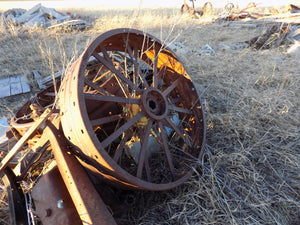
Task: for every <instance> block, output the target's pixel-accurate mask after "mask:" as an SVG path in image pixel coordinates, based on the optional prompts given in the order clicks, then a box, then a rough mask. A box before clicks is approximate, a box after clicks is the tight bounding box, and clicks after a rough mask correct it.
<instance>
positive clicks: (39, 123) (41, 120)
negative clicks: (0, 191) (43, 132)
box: [0, 109, 52, 174]
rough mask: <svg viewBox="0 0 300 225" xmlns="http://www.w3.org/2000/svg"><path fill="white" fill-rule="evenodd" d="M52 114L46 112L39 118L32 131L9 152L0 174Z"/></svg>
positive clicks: (0, 164)
mask: <svg viewBox="0 0 300 225" xmlns="http://www.w3.org/2000/svg"><path fill="white" fill-rule="evenodd" d="M51 114H52V110H51V109H47V110H45V112H44V113H43V114H42V115H41V116H40V117H39V119H38V120H37V121H36V122H35V123H34V124H33V125H32V126H31V127H30V129H29V130H28V131H27V132H26V133H25V134H24V135H23V136H22V138H21V139H20V140H19V141H18V142H17V143H16V144H15V146H14V147H13V148H12V149H11V150H10V151H9V152H8V154H7V155H6V156H5V157H4V158H3V159H2V161H1V163H0V174H1V173H2V172H3V169H5V167H6V166H7V165H8V163H9V162H10V161H11V160H13V158H14V157H15V156H16V155H17V153H18V152H20V151H21V150H22V148H23V146H24V145H25V144H26V142H27V141H28V140H29V139H30V138H32V137H33V136H34V135H35V133H36V132H37V130H38V129H39V128H40V127H41V126H42V125H43V124H44V123H45V121H46V120H47V119H48V118H49V116H50V115H51Z"/></svg>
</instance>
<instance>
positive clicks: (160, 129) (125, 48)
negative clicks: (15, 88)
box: [0, 29, 206, 225]
mask: <svg viewBox="0 0 300 225" xmlns="http://www.w3.org/2000/svg"><path fill="white" fill-rule="evenodd" d="M58 90H59V92H58V94H57V95H56V92H57V91H58ZM10 125H11V129H10V133H13V134H14V135H15V136H16V135H18V136H19V137H20V140H19V141H18V142H17V144H16V145H15V146H14V147H13V149H12V150H11V151H9V152H8V154H7V155H6V156H5V157H4V158H3V160H2V161H1V167H0V172H4V173H9V174H10V175H11V176H10V175H8V174H6V176H10V177H11V179H10V182H7V187H8V188H9V187H10V186H11V185H13V184H15V180H16V177H18V180H19V181H21V182H22V184H23V185H21V187H20V188H18V190H21V189H22V191H23V193H26V194H27V193H29V194H30V193H31V194H32V199H31V197H30V196H31V195H30V196H28V195H25V196H26V197H25V199H23V200H24V201H23V200H22V202H23V203H22V204H21V206H22V207H23V206H24V204H25V203H26V204H25V205H26V207H25V206H24V207H25V208H24V207H23V208H24V209H23V210H25V212H26V213H25V215H27V217H28V221H30V220H34V218H35V217H39V218H40V220H41V221H42V223H43V224H44V225H48V224H53V223H55V224H77V223H78V224H82V223H89V224H114V223H115V222H114V218H113V217H112V214H111V212H110V210H108V208H107V205H109V204H108V203H107V202H108V201H107V200H106V199H104V198H103V200H105V202H103V200H102V198H101V197H100V196H101V193H100V194H99V189H98V188H96V186H97V185H96V184H98V183H99V181H100V180H101V182H103V180H105V182H107V183H108V184H110V185H114V186H115V187H118V188H123V187H124V188H126V189H133V190H135V189H143V190H152V191H160V190H168V189H171V188H174V187H176V186H178V185H180V184H182V183H183V182H184V181H186V180H187V179H188V178H189V177H190V176H191V174H192V172H193V168H194V166H196V165H197V162H198V159H199V158H201V157H202V155H203V151H204V143H205V134H206V130H205V118H204V114H203V107H202V104H201V102H200V99H199V94H198V92H197V89H196V87H195V85H194V83H193V81H192V79H191V77H190V76H189V74H188V73H187V71H186V69H185V68H184V66H183V64H182V63H181V61H180V60H179V59H178V57H177V56H176V55H175V54H174V53H173V52H172V51H171V50H170V49H169V48H168V47H166V46H164V45H163V44H162V43H161V42H160V41H159V40H158V39H156V38H155V37H153V36H151V35H149V34H145V33H144V32H142V31H139V30H133V29H116V30H111V31H108V32H106V33H104V34H102V35H100V36H99V37H98V38H96V39H95V40H94V41H93V42H92V43H91V44H90V45H89V46H88V47H87V48H86V50H85V51H84V52H83V54H82V55H81V56H80V57H79V58H78V59H77V61H76V62H75V63H74V64H73V65H72V66H71V67H70V68H69V69H68V70H67V71H66V74H65V77H64V80H63V81H62V82H61V83H60V82H57V83H56V84H55V85H53V86H51V87H49V88H47V89H45V90H44V91H42V92H41V93H39V94H38V95H37V96H36V97H35V98H33V99H31V100H30V101H28V102H27V103H25V104H24V106H23V107H21V109H20V110H19V111H18V112H17V113H16V116H15V117H14V118H13V119H12V121H11V122H10ZM18 152H23V153H24V155H23V156H22V157H20V158H19V163H18V165H16V166H14V167H13V168H12V173H11V172H9V171H8V170H9V169H7V168H8V165H9V162H10V161H11V160H12V159H14V157H15V156H16V153H18ZM53 155H54V157H53ZM47 162H51V163H50V164H49V165H54V166H53V167H51V166H48V167H47V168H46V169H43V168H44V165H45V164H47ZM47 165H48V164H47ZM54 167H55V168H56V167H57V168H58V171H59V173H60V175H61V177H62V178H61V179H60V178H59V179H58V178H57V179H58V180H57V179H56V178H54V175H52V174H53V173H57V172H53V171H55V168H54ZM41 169H43V170H44V173H40V170H41ZM37 173H40V175H39V176H34V174H37ZM39 177H41V179H38V178H39ZM43 177H44V178H43ZM89 177H92V178H93V179H91V180H90V178H89ZM45 180H47V182H50V183H49V184H45V182H46V181H45ZM32 181H34V182H33V183H32ZM47 182H46V183H47ZM55 185H59V188H58V190H59V191H58V192H57V193H56V194H53V195H51V193H50V194H49V195H48V196H42V194H41V193H43V191H49V192H51V190H52V189H53V187H54V186H55ZM63 185H65V186H66V188H65V187H62V186H63ZM45 186H46V187H45ZM66 190H67V191H66ZM100 192H101V190H100ZM12 196H13V195H12ZM61 196H66V200H65V201H64V199H62V197H61ZM68 196H69V197H68ZM21 197H22V195H21ZM11 199H12V200H11V202H12V204H14V203H15V202H16V201H17V200H16V198H14V197H12V198H11ZM67 199H69V200H67ZM70 199H72V201H70ZM130 199H131V200H129V202H134V198H130ZM29 200H30V201H37V204H36V206H38V207H39V210H35V211H34V210H32V207H33V206H32V205H31V204H29V206H28V201H29ZM43 202H44V203H43ZM46 202H48V203H49V205H46V204H47V203H46ZM55 203H56V205H55ZM64 204H66V208H65V210H64V207H63V205H64ZM70 204H71V205H70ZM21 206H20V207H21ZM22 207H21V208H22ZM55 207H58V208H60V209H61V211H59V210H58V209H57V208H55ZM110 209H112V208H110ZM18 210H21V209H18ZM15 212H16V209H15V210H13V212H12V213H11V215H13V216H12V220H13V222H16V221H20V220H24V217H23V216H22V217H21V216H18V215H16V214H15ZM29 212H30V213H29ZM32 212H35V213H36V214H35V215H32V214H31V213H32ZM72 212H74V215H75V216H74V217H72V218H71V217H70V215H72V214H73V213H72ZM60 213H61V216H62V217H60V216H59V215H60ZM22 215H23V214H22ZM62 221H65V222H62ZM68 221H69V222H68ZM70 221H72V222H70ZM24 224H26V222H24Z"/></svg>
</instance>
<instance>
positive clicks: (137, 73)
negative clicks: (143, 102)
mask: <svg viewBox="0 0 300 225" xmlns="http://www.w3.org/2000/svg"><path fill="white" fill-rule="evenodd" d="M124 44H125V45H126V49H127V51H128V54H129V56H130V58H131V59H132V62H133V66H134V75H135V77H134V79H133V80H134V81H135V84H137V82H136V81H137V77H138V76H139V77H140V78H141V79H142V81H143V83H144V85H145V86H146V87H149V84H148V83H147V81H146V79H145V77H144V76H142V72H141V70H140V67H139V65H138V63H137V57H138V56H137V46H136V45H135V48H134V52H132V49H131V47H130V45H129V44H128V43H127V42H126V40H124ZM133 54H134V55H133Z"/></svg>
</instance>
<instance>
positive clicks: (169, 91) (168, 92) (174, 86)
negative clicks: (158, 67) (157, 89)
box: [163, 79, 179, 97]
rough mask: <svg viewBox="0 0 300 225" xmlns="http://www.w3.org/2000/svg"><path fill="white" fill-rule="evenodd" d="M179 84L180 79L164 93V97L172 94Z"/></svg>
mask: <svg viewBox="0 0 300 225" xmlns="http://www.w3.org/2000/svg"><path fill="white" fill-rule="evenodd" d="M178 84H179V79H177V80H176V81H174V82H173V83H172V84H171V85H170V86H169V87H168V88H167V89H166V90H165V91H164V92H163V95H164V96H165V97H167V96H168V95H169V94H170V93H171V91H173V90H174V88H176V87H177V85H178Z"/></svg>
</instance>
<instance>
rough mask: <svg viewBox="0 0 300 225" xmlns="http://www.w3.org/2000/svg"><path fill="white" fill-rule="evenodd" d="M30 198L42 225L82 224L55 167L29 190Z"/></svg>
mask: <svg viewBox="0 0 300 225" xmlns="http://www.w3.org/2000/svg"><path fill="white" fill-rule="evenodd" d="M46 193H49V194H46ZM31 197H32V199H33V201H34V205H35V215H36V216H38V218H39V220H40V221H41V222H42V224H43V225H53V224H56V225H66V224H70V225H71V224H72V225H81V224H82V222H81V220H80V218H79V215H78V213H77V211H76V209H75V207H74V204H73V202H72V199H71V197H70V195H69V193H68V190H67V188H66V185H65V184H64V182H63V180H62V178H61V176H60V173H59V171H58V169H57V167H52V168H51V169H50V170H49V171H47V172H46V173H44V175H43V176H41V178H40V179H39V180H38V181H37V183H36V184H35V186H34V187H33V189H32V190H31Z"/></svg>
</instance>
